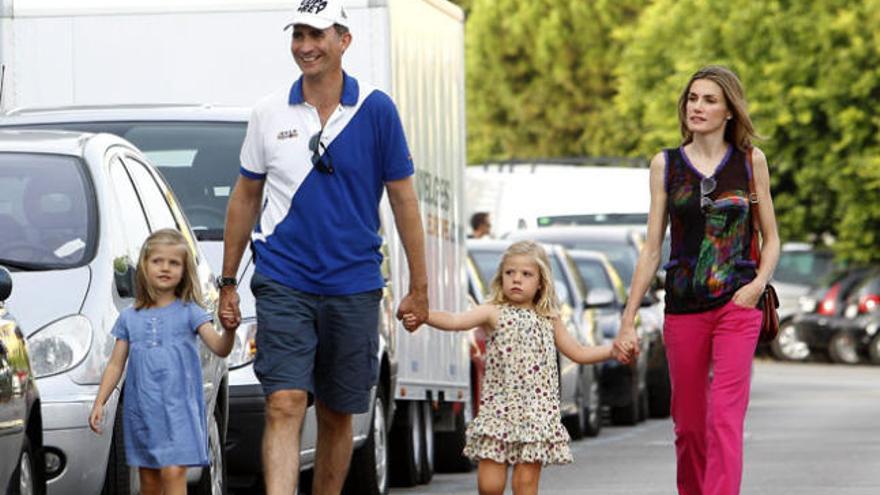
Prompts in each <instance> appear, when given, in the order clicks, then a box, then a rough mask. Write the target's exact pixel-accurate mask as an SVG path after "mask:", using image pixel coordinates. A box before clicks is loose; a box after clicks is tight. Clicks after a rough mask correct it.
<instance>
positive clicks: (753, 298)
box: [732, 280, 764, 308]
mask: <svg viewBox="0 0 880 495" xmlns="http://www.w3.org/2000/svg"><path fill="white" fill-rule="evenodd" d="M763 293H764V286H763V285H762V284H761V283H760V282H756V281H754V280H752V281H751V282H749V283H747V284H746V285H743V286H742V287H740V288H739V290H738V291H736V293H735V294H734V295H733V299H732V300H733V304H736V305H737V306H740V307H743V308H755V307H757V306H758V300H760V299H761V294H763Z"/></svg>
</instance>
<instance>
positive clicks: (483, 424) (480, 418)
mask: <svg viewBox="0 0 880 495" xmlns="http://www.w3.org/2000/svg"><path fill="white" fill-rule="evenodd" d="M480 412H481V413H482V411H480ZM467 435H468V436H472V435H473V436H479V435H485V436H490V437H493V438H497V439H498V440H500V441H502V442H513V443H529V442H568V441H569V440H571V437H569V436H568V430H566V429H565V427H564V426H562V422H560V421H558V420H557V421H552V422H544V421H540V422H539V421H532V422H516V423H513V422H511V421H508V420H505V419H503V418H500V417H497V416H489V415H484V414H479V415H477V417H476V418H474V420H473V421H472V422H471V423H470V424H469V425H468V428H467Z"/></svg>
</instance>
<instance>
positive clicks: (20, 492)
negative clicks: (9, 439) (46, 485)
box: [7, 436, 40, 495]
mask: <svg viewBox="0 0 880 495" xmlns="http://www.w3.org/2000/svg"><path fill="white" fill-rule="evenodd" d="M36 462H38V459H37V456H36V455H34V450H33V449H32V448H31V441H30V439H29V438H28V437H27V436H25V437H24V441H23V442H22V444H21V453H20V454H19V455H18V465H17V466H16V467H15V472H13V473H12V479H10V480H9V489H8V492H7V493H9V494H10V495H37V494H38V493H40V492H39V491H38V488H37V487H38V484H39V478H38V476H37V466H36Z"/></svg>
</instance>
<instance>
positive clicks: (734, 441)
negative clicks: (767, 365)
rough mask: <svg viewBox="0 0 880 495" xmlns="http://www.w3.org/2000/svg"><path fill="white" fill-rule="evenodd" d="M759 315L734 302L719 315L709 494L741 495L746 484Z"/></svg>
mask: <svg viewBox="0 0 880 495" xmlns="http://www.w3.org/2000/svg"><path fill="white" fill-rule="evenodd" d="M760 328H761V311H759V310H757V309H753V308H743V307H740V306H737V305H735V304H733V303H732V302H730V303H728V304H727V305H725V306H724V307H723V308H721V309H720V311H719V317H718V321H717V324H716V326H715V331H714V335H713V345H712V361H713V364H712V369H713V377H712V385H711V388H710V391H709V413H708V420H707V421H708V424H707V445H706V475H705V483H704V489H705V494H706V495H738V494H739V488H740V482H741V481H742V464H743V423H744V422H745V416H746V409H747V408H748V405H749V386H750V385H751V371H752V360H753V358H754V356H755V346H756V345H757V343H758V332H759V331H760Z"/></svg>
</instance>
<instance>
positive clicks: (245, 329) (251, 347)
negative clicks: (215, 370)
mask: <svg viewBox="0 0 880 495" xmlns="http://www.w3.org/2000/svg"><path fill="white" fill-rule="evenodd" d="M256 338H257V322H256V320H254V319H250V320H247V321H245V322H242V324H241V325H239V327H238V329H237V330H236V331H235V343H234V344H233V346H232V352H230V353H229V356H227V358H226V365H227V366H229V369H231V370H232V369H235V368H241V367H242V366H246V365H248V364H251V363H252V362H253V361H254V356H256V355H257V340H256Z"/></svg>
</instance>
